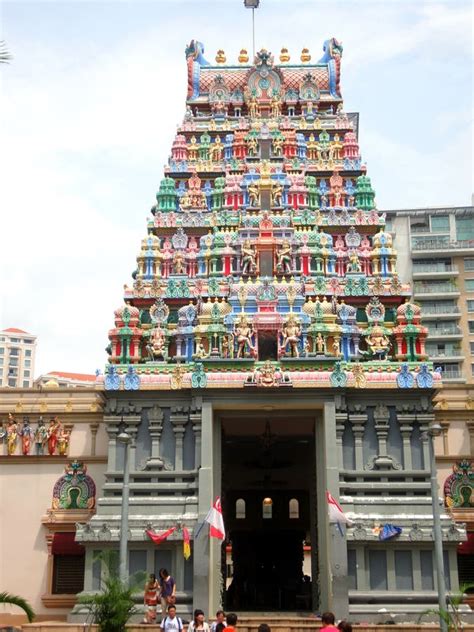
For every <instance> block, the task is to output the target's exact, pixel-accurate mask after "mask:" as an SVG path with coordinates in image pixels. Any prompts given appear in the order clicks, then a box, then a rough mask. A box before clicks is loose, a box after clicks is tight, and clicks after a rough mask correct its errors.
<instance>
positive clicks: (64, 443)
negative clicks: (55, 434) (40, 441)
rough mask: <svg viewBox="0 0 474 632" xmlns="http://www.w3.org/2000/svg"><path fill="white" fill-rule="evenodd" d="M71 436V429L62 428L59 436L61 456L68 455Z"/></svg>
mask: <svg viewBox="0 0 474 632" xmlns="http://www.w3.org/2000/svg"><path fill="white" fill-rule="evenodd" d="M70 438H71V431H70V430H69V429H66V428H64V427H63V428H61V432H60V434H59V438H58V453H59V454H60V455H61V456H66V455H67V451H68V448H69V441H70Z"/></svg>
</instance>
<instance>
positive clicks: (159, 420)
mask: <svg viewBox="0 0 474 632" xmlns="http://www.w3.org/2000/svg"><path fill="white" fill-rule="evenodd" d="M148 430H149V432H150V438H151V455H150V458H149V459H148V461H147V463H146V469H147V470H154V469H156V470H162V469H163V465H164V462H163V459H162V458H161V457H160V440H161V433H162V432H163V411H162V410H161V408H160V407H159V406H153V408H150V410H149V411H148Z"/></svg>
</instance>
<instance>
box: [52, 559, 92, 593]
mask: <svg viewBox="0 0 474 632" xmlns="http://www.w3.org/2000/svg"><path fill="white" fill-rule="evenodd" d="M84 561H85V555H55V556H54V563H53V591H52V592H53V595H75V594H77V593H78V592H81V591H82V590H83V589H84Z"/></svg>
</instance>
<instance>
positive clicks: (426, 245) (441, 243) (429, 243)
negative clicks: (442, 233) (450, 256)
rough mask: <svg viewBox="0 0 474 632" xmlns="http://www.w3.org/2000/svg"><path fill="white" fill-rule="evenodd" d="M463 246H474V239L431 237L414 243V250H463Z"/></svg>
mask: <svg viewBox="0 0 474 632" xmlns="http://www.w3.org/2000/svg"><path fill="white" fill-rule="evenodd" d="M463 248H474V239H466V240H464V241H448V240H444V239H430V240H426V241H421V240H420V241H417V242H415V243H412V245H411V249H412V250H461V249H463Z"/></svg>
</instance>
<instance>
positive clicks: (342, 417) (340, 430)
mask: <svg viewBox="0 0 474 632" xmlns="http://www.w3.org/2000/svg"><path fill="white" fill-rule="evenodd" d="M346 420H347V413H346V412H345V411H341V412H336V444H337V458H338V461H339V468H340V469H341V470H342V469H344V452H343V449H342V447H343V446H342V436H343V434H344V428H345V422H346Z"/></svg>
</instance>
